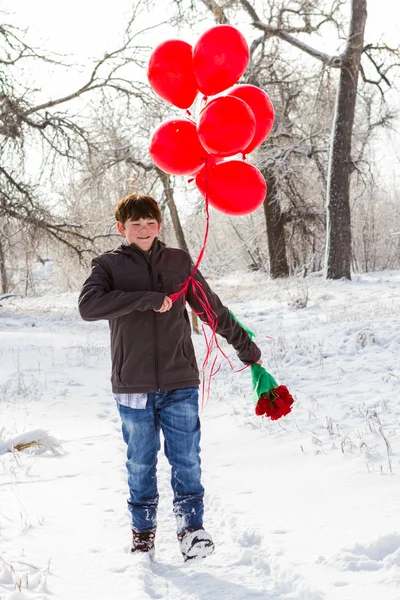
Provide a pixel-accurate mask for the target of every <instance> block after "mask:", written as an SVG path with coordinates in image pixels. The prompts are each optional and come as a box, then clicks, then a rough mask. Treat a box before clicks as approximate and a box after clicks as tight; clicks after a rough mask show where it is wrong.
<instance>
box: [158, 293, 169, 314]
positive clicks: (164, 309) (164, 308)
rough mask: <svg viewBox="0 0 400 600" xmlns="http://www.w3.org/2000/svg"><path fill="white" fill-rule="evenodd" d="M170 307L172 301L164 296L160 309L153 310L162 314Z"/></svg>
mask: <svg viewBox="0 0 400 600" xmlns="http://www.w3.org/2000/svg"><path fill="white" fill-rule="evenodd" d="M171 306H172V300H171V298H170V297H169V296H165V298H164V302H163V303H162V306H161V308H159V309H158V310H156V309H154V310H155V312H159V313H163V312H167V310H169V309H170V308H171Z"/></svg>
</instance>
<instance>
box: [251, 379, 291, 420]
mask: <svg viewBox="0 0 400 600" xmlns="http://www.w3.org/2000/svg"><path fill="white" fill-rule="evenodd" d="M293 402H294V400H293V398H292V396H291V395H290V392H289V390H288V389H287V387H286V386H284V385H280V386H279V387H277V388H275V389H274V390H271V391H270V392H267V393H264V394H262V395H261V396H260V398H259V399H258V402H257V404H256V415H259V416H261V415H265V416H266V417H270V418H271V420H272V421H276V420H277V419H280V417H283V416H285V415H288V414H289V413H290V411H291V409H292V404H293Z"/></svg>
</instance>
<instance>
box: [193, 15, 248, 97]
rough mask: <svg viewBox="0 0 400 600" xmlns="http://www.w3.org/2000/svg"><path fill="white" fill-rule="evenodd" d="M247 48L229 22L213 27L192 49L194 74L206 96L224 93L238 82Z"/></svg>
mask: <svg viewBox="0 0 400 600" xmlns="http://www.w3.org/2000/svg"><path fill="white" fill-rule="evenodd" d="M249 57H250V53H249V47H248V45H247V42H246V40H245V38H244V37H243V35H242V34H241V33H240V31H238V30H237V29H235V27H232V26H231V25H217V26H216V27H212V28H211V29H209V30H208V31H206V32H205V33H203V35H202V36H201V37H200V38H199V40H198V41H197V43H196V44H195V46H194V48H193V66H194V74H195V77H196V79H197V86H198V88H199V90H200V91H201V92H202V93H203V94H205V95H206V96H213V95H214V94H218V93H219V92H223V91H224V90H226V89H227V88H228V87H230V86H231V85H233V84H234V83H236V82H237V81H239V79H240V78H241V76H242V75H243V73H244V72H245V70H246V67H247V65H248V62H249Z"/></svg>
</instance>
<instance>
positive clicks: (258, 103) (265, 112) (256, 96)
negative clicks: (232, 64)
mask: <svg viewBox="0 0 400 600" xmlns="http://www.w3.org/2000/svg"><path fill="white" fill-rule="evenodd" d="M228 96H233V97H234V98H240V99H241V100H243V101H244V102H246V103H247V104H248V105H249V106H250V108H251V110H252V111H253V113H254V116H255V118H256V131H255V134H254V137H253V139H252V140H251V142H250V144H249V145H248V146H247V148H245V149H244V150H243V153H244V154H250V152H252V151H253V150H254V148H257V146H259V145H260V144H261V142H263V141H264V140H265V139H266V138H267V137H268V135H269V134H270V133H271V129H272V127H273V124H274V107H273V105H272V102H271V100H270V99H269V97H268V95H267V94H266V93H265V92H264V91H263V90H261V89H260V88H259V87H257V86H255V85H248V84H245V85H237V86H235V87H234V88H233V90H231V91H230V92H229V93H228Z"/></svg>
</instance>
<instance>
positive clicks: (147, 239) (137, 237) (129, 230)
mask: <svg viewBox="0 0 400 600" xmlns="http://www.w3.org/2000/svg"><path fill="white" fill-rule="evenodd" d="M117 228H118V231H119V232H120V234H121V235H122V236H123V237H124V238H126V240H127V242H128V244H135V246H137V247H138V248H140V249H141V250H143V252H148V251H149V250H150V248H151V246H152V245H153V242H154V239H155V238H156V237H157V236H158V234H159V232H160V229H161V225H160V224H159V223H158V222H157V221H156V219H139V220H137V221H133V220H132V219H128V220H127V221H125V223H120V222H119V221H118V222H117Z"/></svg>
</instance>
